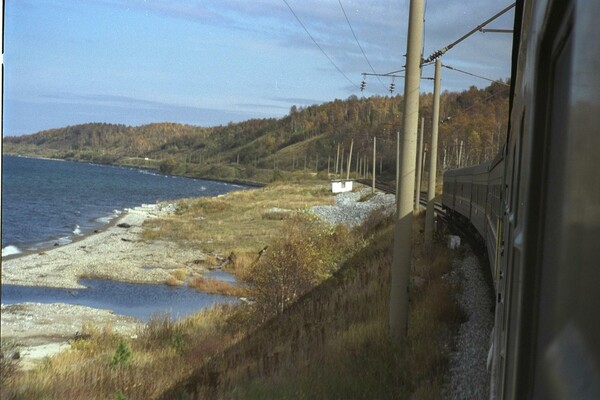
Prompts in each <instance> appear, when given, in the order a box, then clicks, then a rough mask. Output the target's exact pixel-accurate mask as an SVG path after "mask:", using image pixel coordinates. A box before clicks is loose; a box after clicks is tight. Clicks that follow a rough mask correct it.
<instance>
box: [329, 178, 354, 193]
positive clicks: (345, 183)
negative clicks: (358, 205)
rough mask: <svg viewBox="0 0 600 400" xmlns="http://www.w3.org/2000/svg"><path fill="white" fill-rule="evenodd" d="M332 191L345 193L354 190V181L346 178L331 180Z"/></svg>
mask: <svg viewBox="0 0 600 400" xmlns="http://www.w3.org/2000/svg"><path fill="white" fill-rule="evenodd" d="M331 191H332V192H333V193H343V192H351V191H352V181H351V180H345V179H338V180H335V181H331Z"/></svg>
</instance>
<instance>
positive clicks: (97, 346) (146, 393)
mask: <svg viewBox="0 0 600 400" xmlns="http://www.w3.org/2000/svg"><path fill="white" fill-rule="evenodd" d="M237 313H238V312H237V311H235V310H234V309H233V308H232V307H230V306H217V307H213V308H210V309H207V310H205V311H204V312H202V313H199V314H196V315H194V316H192V317H189V318H187V319H185V320H182V321H177V322H176V321H173V320H171V319H170V318H169V317H167V316H155V317H154V318H153V319H152V320H151V321H150V322H149V323H148V324H147V325H146V326H145V327H144V328H143V329H141V330H140V331H139V332H138V335H137V336H138V337H137V339H135V340H133V339H128V338H123V337H121V336H119V335H117V334H114V333H112V332H111V331H110V330H104V331H98V330H97V329H95V328H94V327H92V326H89V325H88V326H87V327H85V328H84V330H83V331H84V333H85V335H86V337H87V338H86V339H78V340H74V341H73V342H72V343H71V351H67V352H63V353H61V354H59V355H57V356H55V357H53V358H51V359H48V360H47V361H46V362H45V364H43V365H42V366H40V367H38V368H36V369H34V370H32V371H28V372H20V373H19V374H17V375H16V376H14V378H13V379H12V380H11V381H9V382H6V381H4V380H3V383H2V386H1V388H0V395H1V397H2V398H3V399H113V398H117V397H116V395H117V393H119V392H120V393H121V394H123V395H124V396H126V398H129V399H151V398H157V397H159V395H160V394H161V393H162V392H163V391H164V389H165V388H166V387H168V386H170V385H171V384H172V383H173V382H176V381H178V380H180V379H183V378H185V377H186V376H188V375H189V373H190V372H191V371H192V370H193V368H194V367H195V366H197V365H198V364H199V363H203V362H204V360H207V359H208V358H209V357H211V356H213V355H214V354H216V353H218V352H220V351H222V350H223V349H224V348H225V347H227V346H229V345H231V343H233V342H234V341H235V340H237V339H236V337H237V336H238V335H239V333H238V332H237V331H235V330H232V329H231V328H230V325H229V324H227V321H228V320H229V319H230V318H232V317H234V316H235V315H237ZM120 343H122V344H120ZM119 348H120V349H121V350H118V349H119ZM123 348H124V349H128V350H130V351H131V355H130V357H129V358H128V359H127V362H118V363H115V362H114V361H113V360H114V359H115V355H116V354H119V353H118V352H119V351H122V349H123ZM111 364H112V366H111Z"/></svg>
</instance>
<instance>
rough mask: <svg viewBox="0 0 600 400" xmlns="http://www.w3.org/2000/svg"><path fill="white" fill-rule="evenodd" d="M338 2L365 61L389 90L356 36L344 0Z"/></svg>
mask: <svg viewBox="0 0 600 400" xmlns="http://www.w3.org/2000/svg"><path fill="white" fill-rule="evenodd" d="M338 3H339V4H340V8H341V9H342V13H344V18H346V22H347V23H348V27H349V28H350V31H351V32H352V36H354V40H355V41H356V44H357V45H358V48H359V49H360V51H361V52H362V55H363V57H364V58H365V61H366V62H367V64H369V67H370V68H371V71H372V72H373V74H374V75H375V76H376V77H377V80H378V81H379V83H381V86H383V88H384V89H385V90H387V89H388V88H387V87H386V86H385V85H384V84H383V82H382V81H381V79H380V78H379V76H378V75H377V72H375V68H373V65H372V64H371V62H370V61H369V58H368V57H367V54H366V53H365V50H364V49H363V47H362V46H361V45H360V42H359V41H358V38H357V37H356V33H355V32H354V29H353V28H352V24H351V23H350V19H348V15H347V14H346V10H345V9H344V6H343V5H342V0H338Z"/></svg>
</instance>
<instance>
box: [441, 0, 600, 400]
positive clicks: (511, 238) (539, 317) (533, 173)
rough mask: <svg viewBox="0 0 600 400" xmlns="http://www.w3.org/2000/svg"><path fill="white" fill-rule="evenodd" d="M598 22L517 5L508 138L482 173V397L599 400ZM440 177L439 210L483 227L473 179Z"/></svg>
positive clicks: (523, 1)
mask: <svg viewBox="0 0 600 400" xmlns="http://www.w3.org/2000/svg"><path fill="white" fill-rule="evenodd" d="M598 16H600V2H598V1H588V0H572V1H550V0H538V1H530V0H520V1H517V4H516V8H515V26H514V39H513V65H512V77H511V82H512V88H511V98H510V102H511V103H510V124H509V132H508V139H507V144H506V146H505V148H504V149H503V152H502V154H501V155H500V156H499V157H498V158H497V159H496V160H494V161H493V162H492V163H491V164H489V165H488V166H487V185H486V186H487V189H486V196H485V203H486V205H485V208H484V212H485V218H484V222H483V223H484V237H485V238H486V244H487V247H488V255H489V257H490V265H491V266H492V271H493V276H494V284H495V290H496V309H495V314H496V317H495V324H494V334H493V346H492V349H491V352H490V354H491V363H490V364H491V392H490V398H492V399H600V311H599V310H600V288H599V286H600V262H599V261H598V257H599V256H598V255H597V252H596V249H597V248H598V247H599V246H600V178H598V172H597V166H596V160H597V158H598V157H597V154H598V151H599V150H600V132H598V130H599V127H600V73H599V72H598V71H600V24H599V23H598V21H597V18H598ZM482 168H483V166H482ZM444 179H445V180H446V179H448V184H446V183H445V184H444V190H446V189H447V190H448V193H444V196H443V202H444V207H446V208H448V209H449V210H450V211H451V213H454V214H458V215H461V216H463V217H465V218H468V219H469V220H470V221H471V222H473V223H474V225H476V224H481V220H480V219H479V212H480V210H481V208H480V202H481V200H480V197H481V196H480V193H479V190H480V189H481V188H480V187H479V186H478V185H481V184H482V181H483V175H482V172H481V171H478V170H477V168H470V169H462V170H455V171H449V172H447V173H446V174H445V175H444ZM473 192H476V195H475V196H473ZM467 201H468V203H467ZM474 203H475V204H474ZM474 209H476V210H477V213H476V214H475V213H474V212H473V210H474ZM477 230H478V231H480V229H477Z"/></svg>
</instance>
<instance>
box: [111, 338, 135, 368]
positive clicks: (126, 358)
mask: <svg viewBox="0 0 600 400" xmlns="http://www.w3.org/2000/svg"><path fill="white" fill-rule="evenodd" d="M131 355H132V353H131V347H129V345H128V344H127V343H125V341H124V340H119V344H118V345H117V350H115V354H114V355H113V358H112V359H111V360H110V366H111V367H112V368H117V367H121V366H123V367H127V366H128V365H129V363H130V362H131Z"/></svg>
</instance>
